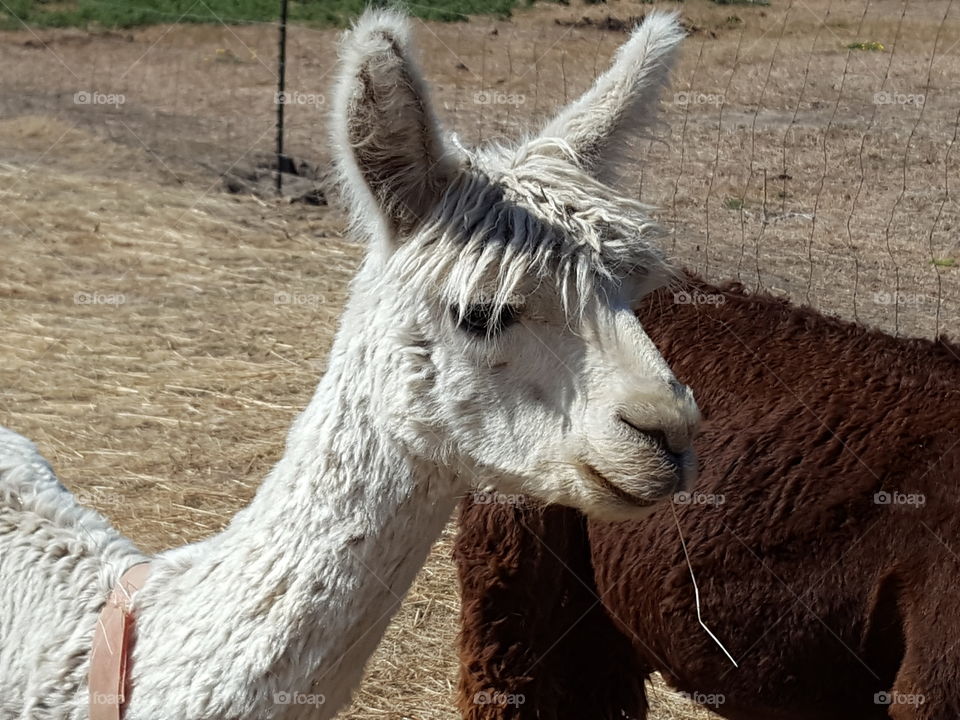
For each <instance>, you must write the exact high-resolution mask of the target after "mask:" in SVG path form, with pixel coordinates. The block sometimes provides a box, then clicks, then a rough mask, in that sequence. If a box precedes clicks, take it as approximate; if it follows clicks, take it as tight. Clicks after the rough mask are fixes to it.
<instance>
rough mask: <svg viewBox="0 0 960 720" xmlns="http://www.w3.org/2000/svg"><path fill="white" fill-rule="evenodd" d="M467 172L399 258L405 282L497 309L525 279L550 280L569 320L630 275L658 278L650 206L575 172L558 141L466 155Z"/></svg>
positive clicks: (660, 262)
mask: <svg viewBox="0 0 960 720" xmlns="http://www.w3.org/2000/svg"><path fill="white" fill-rule="evenodd" d="M463 153H464V158H465V166H464V168H463V170H462V171H461V172H460V173H459V175H458V176H457V177H455V178H454V179H453V180H452V181H451V183H450V186H449V187H448V189H447V191H446V192H445V193H444V195H443V197H442V200H441V201H440V202H439V203H438V205H437V207H436V208H435V209H434V211H433V213H432V214H431V216H430V218H429V219H428V220H427V221H426V222H425V223H424V225H423V226H422V227H421V228H420V230H419V231H418V232H417V233H416V234H415V235H414V237H412V238H411V239H410V243H411V247H410V248H408V250H409V252H408V253H404V258H403V264H404V267H403V271H404V275H405V282H409V283H411V286H413V287H420V288H429V289H435V290H437V291H439V297H441V298H442V299H443V300H445V301H446V302H449V303H451V304H455V305H456V306H458V307H459V308H460V309H461V312H463V311H464V309H465V308H467V307H468V306H469V305H471V304H472V303H474V302H477V301H478V298H480V297H481V296H482V297H483V301H484V302H485V303H488V304H490V305H492V306H493V307H494V310H495V311H496V310H499V309H501V308H502V307H503V306H504V305H507V304H509V303H510V302H511V298H513V297H515V296H516V295H517V293H518V292H520V290H521V288H522V287H523V284H524V283H525V282H526V281H529V280H535V281H537V282H541V281H544V280H551V279H552V280H553V281H554V282H555V283H556V286H557V289H558V291H559V295H560V297H561V299H562V303H563V308H564V311H565V312H566V313H567V314H568V315H571V314H573V315H578V316H579V315H582V314H583V313H584V311H585V310H586V309H587V308H588V307H589V306H590V304H591V302H592V301H593V300H594V299H595V298H597V297H598V296H599V295H602V294H605V293H608V292H611V291H615V289H616V287H617V286H618V284H619V283H620V281H621V280H622V279H623V278H624V277H626V276H627V275H630V274H633V273H635V272H637V271H638V269H641V268H642V269H643V271H644V272H645V273H647V274H649V275H653V276H665V275H667V274H669V267H668V265H667V263H666V261H665V260H664V257H663V255H662V253H661V252H660V251H659V250H658V249H657V247H656V245H655V242H654V241H656V240H658V239H660V238H662V236H663V234H664V233H663V230H662V229H661V227H660V226H659V225H658V224H657V223H655V222H654V221H653V220H652V219H651V218H650V216H649V211H650V207H648V206H646V205H644V204H642V203H640V202H638V201H636V200H632V199H629V198H626V197H624V196H622V195H620V194H619V193H617V192H616V191H615V190H613V189H612V188H611V187H609V186H607V185H605V184H603V183H601V182H599V181H597V180H596V179H594V178H593V177H591V176H590V175H589V174H588V173H587V172H585V171H584V170H583V169H581V168H580V167H579V165H578V163H577V158H576V156H575V154H574V153H573V151H572V150H571V149H570V148H569V146H567V145H566V144H565V143H564V142H563V141H561V140H558V139H540V140H534V141H530V142H528V143H526V144H524V145H522V146H521V147H520V148H519V149H508V148H504V147H499V146H492V147H488V148H485V149H483V150H478V151H474V152H470V153H468V152H467V151H465V150H464V151H463Z"/></svg>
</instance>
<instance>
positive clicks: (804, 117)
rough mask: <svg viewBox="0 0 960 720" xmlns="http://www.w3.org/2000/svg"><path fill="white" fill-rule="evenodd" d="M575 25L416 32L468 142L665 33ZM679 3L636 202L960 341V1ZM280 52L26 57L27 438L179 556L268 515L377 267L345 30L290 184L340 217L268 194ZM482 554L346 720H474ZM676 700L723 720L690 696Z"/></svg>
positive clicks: (746, 274) (147, 50) (327, 37)
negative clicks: (465, 593)
mask: <svg viewBox="0 0 960 720" xmlns="http://www.w3.org/2000/svg"><path fill="white" fill-rule="evenodd" d="M573 2H574V4H572V5H570V6H569V7H563V6H554V5H549V6H537V7H535V8H533V9H532V10H530V11H523V12H520V13H517V14H516V16H515V17H514V18H513V19H511V20H509V21H506V20H496V19H489V18H479V19H474V20H472V21H471V22H469V23H462V24H454V25H442V24H432V23H431V24H423V23H419V22H417V23H415V26H416V36H417V39H418V41H419V43H420V46H421V56H422V57H423V59H424V62H425V67H426V75H427V77H428V80H429V82H430V83H431V86H432V87H433V89H434V99H435V101H436V104H437V106H438V108H440V113H441V115H442V117H443V119H444V121H445V122H446V124H447V126H448V127H450V128H451V129H452V130H454V131H455V132H456V133H457V134H458V135H459V136H460V137H461V139H462V140H463V141H465V142H475V141H485V140H491V139H496V138H503V137H510V136H513V135H515V134H516V133H517V132H519V131H520V130H521V129H522V128H525V127H530V126H531V123H535V122H537V121H539V120H542V119H543V118H545V117H547V116H548V115H549V114H550V113H551V112H552V111H553V110H554V109H555V108H556V107H557V106H558V105H559V104H560V103H562V102H564V100H568V99H573V98H574V97H576V95H577V94H578V93H579V92H580V91H582V90H583V89H585V88H586V87H587V86H588V85H589V83H590V81H591V80H592V79H593V78H594V77H595V76H596V74H597V73H598V72H601V71H602V70H603V68H604V67H605V66H606V63H607V61H608V59H609V57H610V56H611V54H612V52H613V51H614V49H615V48H616V46H617V45H618V44H619V43H620V42H622V41H623V39H624V38H625V35H624V33H623V32H622V31H621V30H620V29H619V27H620V26H621V25H623V24H624V21H626V22H627V23H629V21H630V19H631V18H634V17H638V16H642V15H643V14H644V13H645V12H646V11H648V10H649V9H650V5H648V4H644V3H626V2H615V1H614V0H609V1H608V2H607V3H606V4H601V5H593V6H583V5H579V4H578V3H577V0H573ZM664 5H665V6H666V7H670V8H679V9H680V10H682V12H683V15H684V19H685V22H686V23H687V24H688V26H689V27H690V29H691V35H690V38H689V39H688V41H687V44H686V46H685V50H684V54H683V60H682V63H681V65H680V67H679V68H678V70H677V72H676V75H675V82H674V85H673V87H672V88H671V89H670V90H668V91H667V93H666V95H665V101H666V102H665V104H664V112H663V114H662V119H663V123H662V125H661V127H660V128H659V130H658V131H657V138H656V139H654V140H651V141H649V142H645V143H644V144H643V145H642V146H641V148H640V152H639V154H640V156H641V158H642V161H641V162H638V164H637V166H636V170H637V172H636V176H635V177H630V178H625V179H624V182H625V183H627V184H628V187H630V188H631V190H632V192H635V193H636V194H637V195H638V196H639V197H641V198H642V199H644V200H645V201H647V202H650V203H653V204H655V205H657V206H658V207H659V208H660V210H659V211H658V216H659V217H660V219H661V220H662V221H663V222H664V223H666V224H667V225H669V226H670V227H671V228H673V229H674V230H675V233H674V235H673V237H672V238H670V239H669V240H668V249H669V250H670V251H671V253H672V254H673V255H674V256H675V257H676V259H677V260H678V262H680V263H682V264H685V265H687V266H688V267H690V268H693V269H695V270H698V271H699V272H702V273H705V274H706V275H708V276H710V277H711V278H714V279H726V278H740V279H741V280H742V281H743V282H745V283H746V284H748V285H751V286H760V287H763V288H764V289H766V290H768V291H771V292H775V293H782V294H785V295H788V296H790V297H791V298H793V299H794V300H795V301H797V302H809V303H811V304H813V305H815V306H816V307H818V308H821V309H823V310H824V311H827V312H833V313H837V314H840V315H842V316H845V317H849V318H858V319H860V320H861V321H864V322H867V323H869V324H872V325H875V326H878V327H880V328H882V329H884V330H887V331H890V332H899V333H901V334H905V335H924V336H932V335H934V334H935V333H937V332H940V333H946V334H948V335H950V336H952V337H957V336H958V335H960V267H957V265H958V264H960V206H958V199H957V184H958V178H960V152H958V151H957V150H956V149H955V144H956V143H955V141H956V139H957V132H958V121H960V92H958V90H960V88H958V84H960V44H958V43H960V5H955V4H953V3H951V2H949V0H944V1H942V2H941V1H939V0H930V1H929V2H924V3H909V2H897V1H895V0H878V1H874V2H866V3H862V2H839V0H836V1H834V0H809V2H801V1H795V2H794V1H790V0H773V4H772V6H771V7H765V8H764V7H745V6H736V5H730V6H718V5H715V4H713V3H711V2H707V1H706V0H687V2H685V3H683V4H682V5H677V4H675V3H665V4H664ZM584 18H589V22H586V21H584ZM275 35H276V28H274V27H272V26H270V25H258V26H249V27H228V26H162V27H151V28H146V29H142V30H136V31H125V32H122V33H117V32H98V33H88V32H82V31H77V30H62V31H42V32H41V31H37V32H36V33H34V32H31V31H27V30H24V31H21V32H16V33H0V258H2V259H0V267H2V272H0V337H2V338H3V339H4V342H3V343H2V345H0V393H2V394H0V424H3V425H7V426H9V427H12V428H14V429H15V430H17V431H19V432H21V433H23V434H25V435H27V436H29V437H31V438H33V439H34V440H35V441H36V442H37V443H38V445H39V446H40V447H41V449H42V450H43V452H44V453H45V454H46V455H47V456H48V457H49V458H50V459H51V460H52V462H53V464H54V466H55V467H56V468H57V470H58V472H59V473H60V475H61V477H62V479H63V480H64V482H65V484H67V485H68V486H69V487H70V488H71V489H73V490H74V491H75V492H76V493H77V494H78V495H79V496H80V498H81V499H82V501H84V502H86V503H88V504H90V505H92V506H94V507H97V508H98V509H100V510H101V511H103V512H104V513H106V514H107V515H108V516H109V517H110V518H111V520H113V521H114V522H115V523H116V525H117V526H118V528H119V529H120V530H121V531H123V532H125V533H127V534H129V535H130V536H131V537H132V538H134V540H136V541H137V542H138V543H139V544H140V545H141V546H142V547H144V548H145V549H147V550H151V551H156V550H160V549H163V548H167V547H171V546H175V545H178V544H181V543H184V542H189V541H193V540H197V539H199V538H202V537H204V536H206V535H209V534H210V533H213V532H215V531H217V530H218V529H219V528H221V527H222V526H223V525H224V524H225V523H226V522H227V521H228V519H229V518H230V516H231V515H232V514H233V513H234V512H235V511H236V510H237V509H238V508H239V507H241V506H242V505H243V504H244V503H245V502H247V501H248V500H249V498H250V497H251V496H252V494H253V493H254V492H255V490H256V487H257V484H258V482H259V480H260V478H262V477H263V475H264V474H265V472H266V471H267V469H268V468H269V466H270V465H271V464H272V463H273V462H274V461H275V460H276V459H277V457H278V456H279V453H280V452H281V449H282V443H283V438H284V435H285V430H286V427H287V426H288V425H289V423H290V422H291V421H292V419H293V417H294V416H295V414H296V413H297V412H298V410H299V409H300V408H302V407H303V406H304V405H305V404H306V401H307V399H308V397H309V395H310V394H311V392H312V390H313V387H314V386H315V384H316V382H317V379H318V377H319V375H320V374H321V373H322V372H323V370H324V368H325V363H326V360H325V357H326V352H327V350H328V348H329V344H330V339H331V333H332V330H333V328H334V326H335V323H336V318H337V316H338V312H339V309H340V307H341V305H342V303H343V299H344V292H345V284H346V281H347V279H348V278H349V277H350V275H351V273H352V272H353V270H354V268H355V266H356V263H357V259H358V256H359V253H360V250H361V249H360V248H359V247H358V246H357V245H356V244H355V243H354V242H353V241H352V240H351V239H350V238H349V237H346V236H345V234H344V223H343V214H342V212H340V211H339V210H338V209H337V207H336V198H335V195H334V193H333V192H332V191H331V189H330V188H329V187H328V186H327V185H326V183H325V181H324V176H325V168H326V167H327V163H328V157H329V153H328V151H327V148H326V111H327V102H326V99H327V95H328V93H329V88H330V82H331V75H332V72H333V69H334V57H335V49H336V33H335V32H333V31H317V30H308V29H302V28H293V29H292V30H291V32H290V42H289V46H290V57H289V60H288V89H289V90H290V92H291V96H290V97H291V98H292V100H291V102H290V104H288V105H287V106H286V110H287V116H288V121H289V124H288V138H287V139H288V144H287V148H288V154H289V155H290V156H292V157H293V158H294V159H295V160H296V161H297V162H298V163H301V164H300V167H301V168H305V169H303V170H302V172H303V173H304V174H303V176H302V177H300V178H299V179H292V178H291V182H289V183H288V185H290V186H292V187H293V189H294V193H293V194H294V195H299V194H301V193H302V191H303V190H304V188H308V187H312V186H313V185H317V186H318V187H319V188H320V192H319V193H315V194H314V195H313V196H312V197H313V200H314V202H315V201H316V200H317V199H318V198H319V197H321V196H322V197H324V198H325V199H326V200H327V201H328V202H329V203H330V204H329V205H314V204H310V203H304V202H292V203H291V202H289V201H288V200H286V199H285V200H281V201H278V200H276V199H274V198H273V197H272V196H271V194H270V192H269V185H270V182H271V179H270V176H269V173H266V172H265V170H264V168H265V166H266V165H267V164H268V162H269V155H268V153H269V152H270V150H271V148H272V145H273V140H274V113H275V109H276V105H275V103H274V89H273V87H274V82H275V78H274V72H275V62H274V53H275V44H276V37H275ZM854 42H864V43H867V42H879V43H882V44H883V46H884V49H883V50H882V51H880V50H878V51H870V50H850V49H848V45H849V44H851V43H854ZM121 98H122V100H121ZM228 190H230V191H228ZM283 294H286V295H290V296H295V297H297V298H299V299H301V300H302V302H299V301H298V302H296V303H278V302H277V301H276V300H277V297H278V296H283ZM453 532H454V529H453V527H452V526H451V527H450V528H448V531H447V533H446V535H445V536H444V538H443V539H441V541H440V542H439V543H438V544H437V547H436V549H435V551H434V553H433V554H432V556H431V558H430V561H429V563H428V565H427V567H426V568H425V569H424V570H423V572H422V573H421V575H420V577H419V579H418V581H417V583H416V585H415V587H414V588H413V589H412V591H411V593H410V595H409V597H408V598H407V600H406V602H405V603H404V606H403V609H402V611H401V613H400V615H399V616H398V617H397V618H396V620H395V622H394V623H393V624H392V626H391V629H390V631H389V634H388V636H387V638H386V640H385V641H384V643H383V645H382V647H381V648H380V651H379V652H378V653H377V655H376V657H375V658H374V660H373V661H372V662H371V665H370V667H369V671H368V674H367V679H366V682H365V684H364V686H363V687H362V688H361V690H360V691H359V693H358V694H357V696H356V700H355V702H354V705H353V707H352V708H351V709H350V710H349V711H346V712H345V713H344V715H343V717H347V718H355V719H357V720H360V719H364V720H366V719H368V718H391V719H398V720H399V719H400V718H415V719H416V720H439V719H440V718H443V719H452V718H455V717H456V713H455V712H454V710H453V708H452V702H451V696H452V691H453V688H454V684H455V681H456V661H455V654H454V653H455V647H454V643H455V636H456V632H457V625H456V613H457V607H458V599H457V594H456V587H455V578H454V571H453V567H452V563H451V562H450V560H449V548H450V541H451V537H452V533H453ZM691 627H695V624H694V623H693V622H692V623H691ZM651 704H652V706H653V717H654V718H655V719H656V720H664V719H666V718H694V717H704V716H703V715H701V714H700V713H701V711H699V710H695V709H693V708H692V707H691V706H689V705H688V704H686V703H685V702H684V701H682V700H681V699H679V698H678V697H676V696H675V695H674V694H672V693H671V692H670V691H669V690H666V689H663V688H661V687H659V686H658V687H657V688H655V689H654V692H653V695H652V698H651Z"/></svg>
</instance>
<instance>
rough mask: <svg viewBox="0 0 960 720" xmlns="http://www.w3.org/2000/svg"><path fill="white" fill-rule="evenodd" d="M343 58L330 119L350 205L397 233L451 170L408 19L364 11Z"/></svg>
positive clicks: (413, 222) (367, 222)
mask: <svg viewBox="0 0 960 720" xmlns="http://www.w3.org/2000/svg"><path fill="white" fill-rule="evenodd" d="M340 58H341V60H340V61H341V69H340V76H339V79H338V81H337V87H336V94H335V97H334V103H333V105H334V107H333V118H332V123H331V125H332V130H333V145H334V151H335V153H336V155H337V158H336V159H337V164H338V167H339V171H340V176H341V180H342V183H343V185H344V189H345V190H346V194H347V201H348V203H349V205H350V211H351V213H352V214H353V215H354V220H358V221H360V224H361V225H362V226H365V227H366V229H367V230H368V231H369V232H370V233H371V234H372V235H377V234H379V233H380V231H386V232H387V233H388V234H389V235H390V236H391V237H393V238H399V237H401V236H403V235H404V234H406V233H409V232H410V231H411V230H412V229H414V228H415V227H416V226H417V225H418V224H419V223H420V222H421V221H422V220H423V219H424V216H425V215H426V214H427V213H428V212H429V211H430V209H431V208H432V207H433V206H434V204H435V203H436V202H438V201H439V199H440V197H441V194H442V192H443V190H444V188H445V187H446V185H447V183H448V182H449V177H450V174H451V170H452V166H451V160H450V158H449V157H448V156H447V152H446V148H445V147H444V142H443V139H442V136H441V132H440V129H439V127H438V125H437V122H436V119H435V118H434V115H433V110H432V108H431V106H430V100H429V98H428V97H427V91H426V88H425V86H424V83H423V80H422V78H421V77H420V71H419V69H418V68H417V66H416V63H415V62H414V61H413V59H412V57H411V51H410V28H409V24H408V23H407V20H406V18H404V17H403V16H402V15H400V14H398V13H395V12H390V11H383V10H380V11H367V12H366V13H364V14H363V16H362V17H361V18H360V19H359V20H358V21H357V24H356V25H355V26H354V28H353V30H352V31H351V32H349V33H347V34H346V35H345V37H344V39H343V43H342V45H341V50H340ZM383 222H385V223H386V226H385V227H383V226H382V223H383ZM378 225H380V226H379V227H378Z"/></svg>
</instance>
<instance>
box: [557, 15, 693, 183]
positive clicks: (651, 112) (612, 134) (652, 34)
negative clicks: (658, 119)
mask: <svg viewBox="0 0 960 720" xmlns="http://www.w3.org/2000/svg"><path fill="white" fill-rule="evenodd" d="M684 35H685V32H684V30H683V28H682V27H681V25H680V19H679V16H678V15H677V14H676V13H666V12H658V11H654V12H651V13H649V14H648V15H647V16H646V17H645V18H644V20H643V23H642V24H641V25H640V26H639V27H637V28H636V29H635V30H634V31H633V34H632V35H631V36H630V39H629V40H628V41H627V42H626V43H624V44H623V45H622V46H620V49H619V50H618V51H617V55H616V58H615V59H614V62H613V66H612V67H611V68H610V69H609V70H607V71H606V72H605V73H604V74H603V75H601V76H600V77H599V78H597V81H596V82H595V83H594V84H593V87H591V88H590V89H589V90H587V92H585V93H584V94H583V95H582V96H581V97H580V98H579V99H578V100H576V101H574V102H573V103H571V104H570V105H568V106H567V107H565V108H564V109H563V110H561V111H560V113H559V114H558V115H557V116H556V117H555V118H554V119H553V120H551V121H550V122H549V123H548V124H547V126H546V127H545V128H544V130H543V132H541V133H540V137H542V138H559V139H561V140H563V141H565V142H566V143H567V144H568V145H569V146H570V147H571V148H572V149H573V151H574V153H575V154H576V156H577V159H578V160H579V162H580V163H581V165H582V166H583V167H584V168H585V169H586V170H588V171H589V172H591V173H592V174H593V175H594V176H595V177H598V178H600V179H602V180H606V181H609V180H610V178H611V176H612V175H613V174H614V173H615V171H616V170H618V169H619V168H618V166H620V165H622V164H624V163H625V162H628V161H629V152H628V150H629V146H630V144H631V141H632V140H635V139H636V137H637V136H638V135H641V134H642V133H643V132H644V130H646V129H647V128H648V127H649V125H650V124H651V122H652V120H653V118H654V117H655V115H656V111H657V108H658V106H659V100H660V92H661V91H662V89H663V88H664V87H665V86H666V85H667V82H668V81H669V78H670V70H671V68H672V67H673V63H674V61H675V59H676V55H677V48H678V47H679V45H680V41H681V40H683V38H684Z"/></svg>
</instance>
